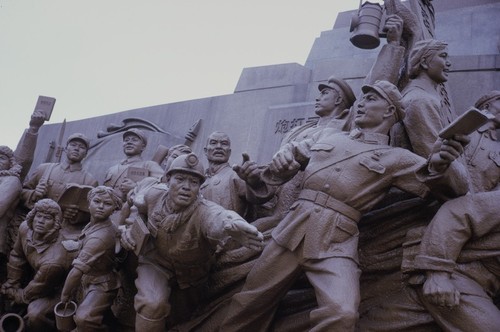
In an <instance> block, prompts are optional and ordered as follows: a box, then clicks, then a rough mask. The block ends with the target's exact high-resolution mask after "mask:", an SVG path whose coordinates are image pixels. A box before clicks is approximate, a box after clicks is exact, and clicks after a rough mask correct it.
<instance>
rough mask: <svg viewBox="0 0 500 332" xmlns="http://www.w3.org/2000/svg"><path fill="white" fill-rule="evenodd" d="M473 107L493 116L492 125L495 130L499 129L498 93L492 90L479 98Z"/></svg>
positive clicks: (499, 98) (499, 103)
mask: <svg viewBox="0 0 500 332" xmlns="http://www.w3.org/2000/svg"><path fill="white" fill-rule="evenodd" d="M474 107H476V108H477V109H480V110H486V111H488V112H489V113H491V114H493V115H494V116H495V119H493V123H494V124H495V127H496V128H500V91H497V90H493V91H490V92H488V93H487V94H485V95H483V96H481V97H480V98H479V99H478V100H477V101H476V103H475V104H474Z"/></svg>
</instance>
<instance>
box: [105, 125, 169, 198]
mask: <svg viewBox="0 0 500 332" xmlns="http://www.w3.org/2000/svg"><path fill="white" fill-rule="evenodd" d="M147 144H148V140H147V137H146V134H145V133H144V132H143V131H142V130H140V129H137V128H131V129H129V130H127V131H126V132H125V133H123V153H124V154H125V156H126V157H127V158H126V159H124V160H122V161H121V162H120V163H119V164H117V165H114V166H112V167H111V168H110V169H109V170H108V172H107V173H106V177H105V180H104V185H105V186H108V187H111V188H113V189H115V190H117V191H118V192H121V194H122V201H125V200H126V198H127V194H128V192H129V191H130V190H132V189H134V187H135V186H136V185H137V183H136V181H134V180H133V179H131V178H130V176H128V170H129V168H130V167H137V168H141V169H143V170H144V171H146V172H147V173H148V174H147V176H151V177H155V178H160V177H161V176H162V175H163V169H162V168H161V166H160V165H158V163H156V162H154V161H151V160H143V159H142V157H141V155H142V152H143V151H144V149H145V148H146V145H147Z"/></svg>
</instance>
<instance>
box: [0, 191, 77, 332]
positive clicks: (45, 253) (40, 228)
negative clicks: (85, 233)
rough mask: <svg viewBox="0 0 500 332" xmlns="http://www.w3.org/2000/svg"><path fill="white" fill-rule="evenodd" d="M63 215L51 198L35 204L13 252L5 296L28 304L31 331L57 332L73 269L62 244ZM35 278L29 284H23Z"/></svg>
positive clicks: (4, 286)
mask: <svg viewBox="0 0 500 332" xmlns="http://www.w3.org/2000/svg"><path fill="white" fill-rule="evenodd" d="M61 222H62V213H61V209H60V207H59V205H58V204H57V203H56V202H54V201H53V200H51V199H42V200H39V201H38V202H36V203H35V206H34V207H33V209H32V210H31V211H30V212H29V213H28V215H27V216H26V220H25V221H24V222H23V223H22V224H21V225H20V227H19V235H18V237H17V239H16V242H15V244H14V247H13V248H12V251H11V253H10V257H9V263H8V265H7V281H6V282H5V283H4V284H3V285H2V293H3V294H6V295H7V296H8V297H9V298H10V299H12V300H13V301H14V302H15V303H18V304H27V305H28V309H27V313H26V316H25V319H26V323H27V327H28V330H29V331H46V330H49V331H52V330H55V327H56V326H55V320H54V319H55V318H54V306H55V305H56V304H57V302H58V301H59V296H60V294H61V289H62V284H63V282H64V278H65V277H66V274H67V273H68V270H69V262H68V261H69V259H68V257H67V252H66V250H65V249H64V248H63V246H62V245H61V239H60V237H59V229H60V228H61ZM28 276H33V277H32V279H31V280H29V282H28V283H27V284H23V281H24V280H25V279H26V278H27V277H28Z"/></svg>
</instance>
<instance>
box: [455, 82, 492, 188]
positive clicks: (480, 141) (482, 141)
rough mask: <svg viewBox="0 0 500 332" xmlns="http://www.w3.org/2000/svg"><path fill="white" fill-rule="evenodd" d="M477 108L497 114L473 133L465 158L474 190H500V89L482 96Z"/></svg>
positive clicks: (476, 105)
mask: <svg viewBox="0 0 500 332" xmlns="http://www.w3.org/2000/svg"><path fill="white" fill-rule="evenodd" d="M474 106H475V107H476V108H478V109H481V110H486V111H488V112H490V113H491V114H493V115H495V119H493V120H492V121H490V122H488V123H487V124H486V125H484V126H483V127H481V128H479V129H478V130H477V131H476V132H475V133H474V134H472V135H471V142H470V143H469V144H468V145H467V147H466V149H465V153H464V156H465V160H466V162H467V168H468V169H469V174H470V178H471V183H472V190H473V191H474V192H483V191H490V190H498V189H499V188H498V184H499V182H500V142H499V141H498V137H497V129H500V91H491V92H489V93H487V94H485V95H483V96H481V97H480V98H479V99H478V101H477V102H476V104H475V105H474Z"/></svg>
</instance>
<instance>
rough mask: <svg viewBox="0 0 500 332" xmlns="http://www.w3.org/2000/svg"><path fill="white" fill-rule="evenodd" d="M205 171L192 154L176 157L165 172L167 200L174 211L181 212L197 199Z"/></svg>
mask: <svg viewBox="0 0 500 332" xmlns="http://www.w3.org/2000/svg"><path fill="white" fill-rule="evenodd" d="M204 173H205V171H204V169H203V166H202V165H201V162H200V160H199V159H198V157H197V156H196V155H195V154H194V153H189V154H185V155H181V156H179V157H177V158H176V159H175V160H174V161H173V162H172V165H171V167H170V169H169V170H168V171H167V174H166V183H167V185H168V187H169V192H168V200H169V203H170V205H171V207H172V208H173V209H174V210H182V209H185V208H187V207H188V206H190V205H191V204H193V203H194V202H195V201H196V199H197V198H198V193H199V191H200V186H201V184H202V183H203V181H205V175H204Z"/></svg>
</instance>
